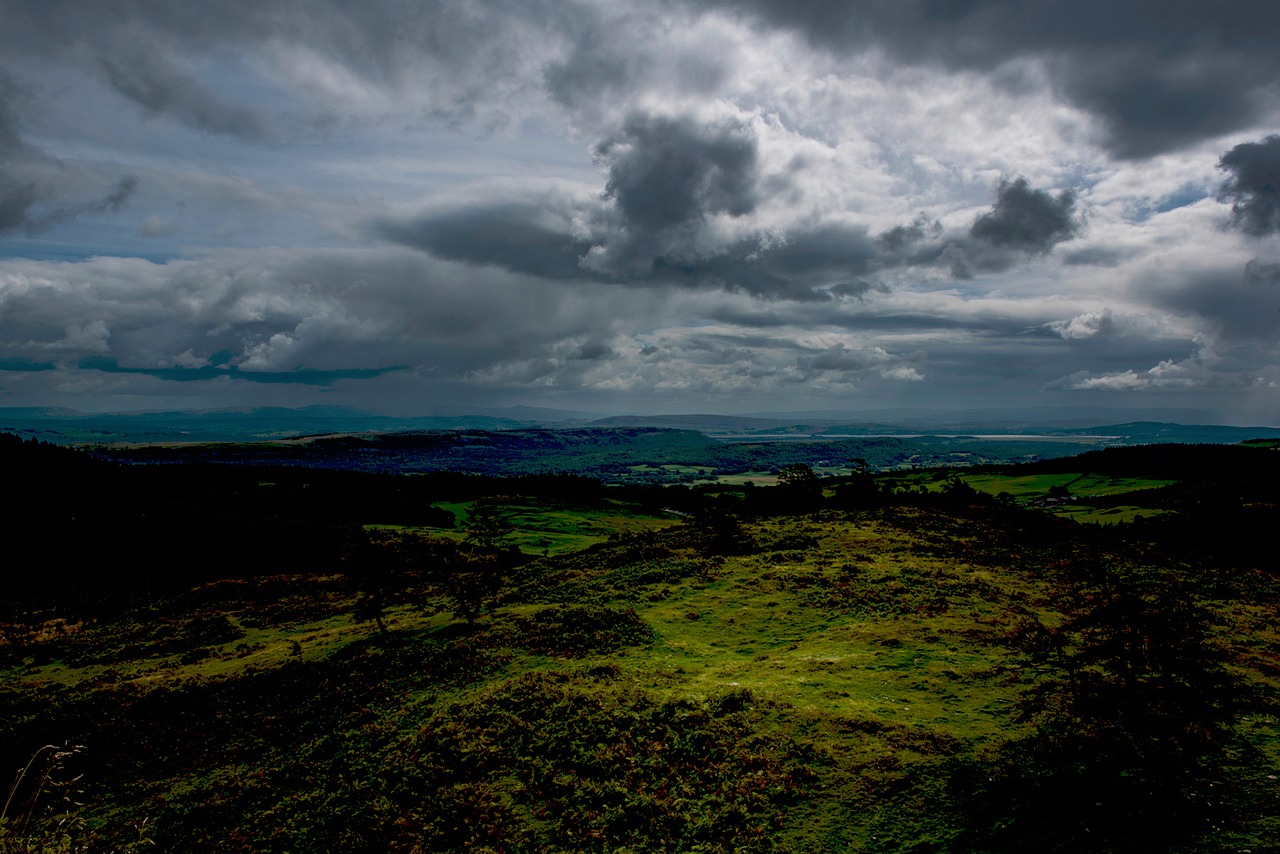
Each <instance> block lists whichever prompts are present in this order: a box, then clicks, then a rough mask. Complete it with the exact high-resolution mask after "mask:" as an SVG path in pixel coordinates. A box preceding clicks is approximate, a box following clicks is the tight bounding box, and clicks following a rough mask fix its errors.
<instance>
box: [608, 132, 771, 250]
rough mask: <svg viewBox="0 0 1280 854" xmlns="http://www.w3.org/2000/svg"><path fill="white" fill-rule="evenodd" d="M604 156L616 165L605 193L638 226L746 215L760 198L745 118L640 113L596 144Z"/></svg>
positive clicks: (657, 227) (654, 228) (657, 228)
mask: <svg viewBox="0 0 1280 854" xmlns="http://www.w3.org/2000/svg"><path fill="white" fill-rule="evenodd" d="M596 156H597V157H598V158H600V160H601V161H602V162H603V163H605V164H606V166H607V168H608V170H609V181H608V183H607V184H606V185H605V196H606V197H607V198H609V199H612V200H613V201H614V202H615V203H616V204H617V207H618V210H619V212H620V213H621V214H622V216H623V218H624V222H625V224H626V226H627V227H628V228H631V229H635V230H636V231H641V232H645V233H650V234H651V233H655V232H661V231H662V230H664V229H669V228H675V227H678V226H682V225H686V224H689V223H692V222H697V221H700V220H703V219H705V218H706V217H707V216H709V215H712V214H718V213H727V214H729V215H731V216H743V215H745V214H749V213H751V212H752V211H753V210H755V208H756V205H757V204H758V203H759V194H758V193H757V191H756V179H757V159H758V154H757V150H756V141H755V137H754V135H753V134H752V133H751V131H750V129H749V128H747V127H746V126H745V125H743V124H741V123H740V122H737V121H732V120H729V121H724V122H720V123H717V124H711V125H706V124H699V123H697V122H695V121H693V120H692V119H688V118H668V117H664V116H649V115H642V114H638V115H633V116H632V117H631V118H629V119H628V120H627V121H626V122H625V123H624V124H623V126H622V130H621V131H620V132H619V133H618V134H617V135H615V136H613V137H610V138H609V139H606V140H604V141H603V142H601V143H600V144H599V145H597V146H596Z"/></svg>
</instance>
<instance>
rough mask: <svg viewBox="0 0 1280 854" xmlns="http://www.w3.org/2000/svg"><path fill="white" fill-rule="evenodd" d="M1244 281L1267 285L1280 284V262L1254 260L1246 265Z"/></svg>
mask: <svg viewBox="0 0 1280 854" xmlns="http://www.w3.org/2000/svg"><path fill="white" fill-rule="evenodd" d="M1244 280H1245V281H1246V282H1258V283H1267V284H1275V283H1280V261H1264V260H1262V259H1261V258H1254V259H1252V260H1251V261H1249V263H1248V264H1245V265H1244Z"/></svg>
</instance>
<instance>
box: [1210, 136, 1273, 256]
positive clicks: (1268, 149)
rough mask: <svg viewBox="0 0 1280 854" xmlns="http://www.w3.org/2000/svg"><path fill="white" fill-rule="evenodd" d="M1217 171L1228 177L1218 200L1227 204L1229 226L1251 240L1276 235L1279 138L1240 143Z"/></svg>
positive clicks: (1222, 161)
mask: <svg viewBox="0 0 1280 854" xmlns="http://www.w3.org/2000/svg"><path fill="white" fill-rule="evenodd" d="M1218 168H1219V169H1221V170H1223V171H1224V172H1227V173H1228V174H1229V175H1230V177H1229V178H1228V179H1227V181H1226V182H1225V183H1224V184H1223V185H1222V188H1221V189H1220V190H1219V194H1218V197H1219V199H1221V200H1222V201H1224V202H1231V224H1232V225H1233V226H1235V227H1236V228H1238V229H1240V230H1241V231H1243V232H1244V233H1245V234H1248V235H1250V236H1252V237H1265V236H1267V235H1269V234H1276V233H1280V135H1273V136H1269V137H1267V138H1266V139H1264V140H1262V141H1261V142H1242V143H1240V144H1239V145H1237V146H1236V147H1234V148H1232V149H1231V150H1230V151H1228V152H1227V153H1226V154H1224V155H1222V159H1221V160H1220V161H1218Z"/></svg>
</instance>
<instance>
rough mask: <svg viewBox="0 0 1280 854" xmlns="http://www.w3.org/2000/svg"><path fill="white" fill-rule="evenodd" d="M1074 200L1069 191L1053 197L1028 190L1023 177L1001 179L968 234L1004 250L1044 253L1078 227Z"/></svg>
mask: <svg viewBox="0 0 1280 854" xmlns="http://www.w3.org/2000/svg"><path fill="white" fill-rule="evenodd" d="M1075 203H1076V199H1075V194H1074V193H1072V192H1071V191H1070V190H1063V191H1062V192H1061V193H1059V194H1058V195H1057V196H1056V197H1054V196H1052V195H1050V194H1049V193H1048V192H1046V191H1045V190H1033V189H1031V185H1030V184H1028V183H1027V179H1026V178H1018V179H1016V180H1014V181H1001V182H1000V186H999V187H998V188H997V189H996V204H995V207H993V208H992V209H991V211H990V213H985V214H983V215H982V216H980V217H978V219H977V220H976V221H975V222H974V223H973V226H972V227H971V228H970V229H969V236H970V237H972V238H974V239H975V240H980V241H982V242H984V243H989V244H991V245H992V246H998V247H1001V248H1004V249H1014V250H1017V251H1020V252H1029V253H1033V254H1034V253H1042V252H1048V251H1049V250H1050V249H1052V248H1053V246H1054V245H1055V244H1057V243H1061V242H1062V241H1064V240H1070V239H1071V238H1072V237H1074V236H1075V235H1076V232H1077V231H1078V230H1079V227H1080V225H1079V222H1078V221H1077V220H1076V218H1075Z"/></svg>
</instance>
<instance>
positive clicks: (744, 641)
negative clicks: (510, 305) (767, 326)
mask: <svg viewBox="0 0 1280 854" xmlns="http://www.w3.org/2000/svg"><path fill="white" fill-rule="evenodd" d="M0 462H2V463H3V465H4V471H5V472H6V475H7V480H8V484H9V486H10V489H9V490H7V491H6V493H5V496H4V499H3V500H4V501H5V502H6V504H5V507H4V508H3V509H4V517H3V518H5V519H6V529H5V541H6V551H5V561H6V563H5V565H6V577H5V580H6V584H5V589H4V594H3V599H2V600H0V623H2V628H3V632H4V635H3V639H2V640H0V672H2V673H3V680H2V681H0V767H4V768H9V769H12V779H13V780H14V789H13V792H12V794H11V796H10V797H8V800H7V801H6V803H5V806H4V809H3V813H0V852H9V851H42V850H87V851H103V850H132V849H137V850H143V849H149V850H164V851H237V852H259V851H281V852H283V851H291V852H297V851H326V852H327V851H371V850H377V851H463V850H467V851H491V852H543V851H593V852H594V851H599V852H620V851H621V852H625V851H634V852H651V851H671V852H676V851H706V852H714V851H722V852H730V851H733V852H737V851H745V852H753V851H760V852H765V851H768V852H783V851H790V852H822V851H828V852H844V851H869V852H871V851H875V852H881V851H883V852H889V851H893V852H898V851H903V852H907V851H910V852H929V851H932V852H970V851H972V852H1021V851H1093V852H1129V851H1151V852H1202V851H1203V852H1210V851H1214V852H1216V851H1243V850H1249V851H1252V852H1263V851H1272V852H1275V851H1280V843H1277V842H1276V840H1277V839H1280V781H1278V780H1277V777H1280V740H1278V736H1280V721H1278V720H1277V712H1278V710H1277V706H1276V702H1275V698H1276V696H1277V693H1276V690H1277V688H1278V687H1280V685H1278V683H1280V645H1278V644H1277V631H1278V629H1277V626H1278V623H1277V620H1276V617H1277V607H1278V605H1280V579H1278V578H1277V567H1276V563H1275V560H1274V555H1273V549H1271V547H1270V543H1271V536H1270V534H1271V532H1272V531H1274V530H1275V526H1276V523H1277V521H1280V511H1278V510H1277V506H1276V501H1275V494H1276V492H1275V486H1274V485H1275V483H1276V477H1277V475H1278V474H1280V472H1278V471H1277V468H1280V465H1278V462H1280V453H1277V452H1276V451H1275V450H1273V449H1271V448H1269V447H1267V446H1261V445H1260V446H1253V447H1248V446H1229V447H1215V448H1211V449H1210V448H1205V447H1199V446H1194V447H1193V446H1164V447H1163V448H1162V449H1161V450H1159V451H1154V450H1149V449H1144V448H1134V449H1117V450H1114V451H1106V452H1103V453H1101V454H1099V455H1097V456H1093V455H1088V456H1084V457H1077V458H1073V459H1068V460H1062V461H1051V462H1046V463H1041V464H1037V466H1033V467H1018V468H1015V469H1000V470H995V469H990V470H982V469H967V470H963V471H961V470H946V469H937V470H928V471H898V472H890V473H876V472H874V471H873V470H872V469H873V468H874V467H873V466H867V465H864V461H851V462H850V464H849V465H848V470H850V471H852V472H853V473H852V474H848V475H844V476H840V477H818V476H816V475H815V474H814V472H813V470H812V469H810V468H809V467H807V466H806V465H804V464H800V463H794V462H791V463H783V464H782V465H779V466H777V469H778V473H777V478H776V481H777V482H776V485H769V486H763V485H754V486H748V485H745V484H718V485H717V484H707V485H704V486H700V487H683V486H680V487H658V486H646V485H640V484H636V485H632V486H621V487H607V488H606V487H604V486H603V485H602V484H601V483H600V481H598V480H596V479H592V478H584V477H578V476H574V475H541V476H528V477H516V478H501V479H496V478H482V477H475V476H464V475H459V474H447V473H446V474H433V475H412V476H409V475H392V474H386V473H383V474H369V473H359V472H353V471H329V470H322V469H310V468H303V467H297V466H279V467H273V466H259V465H234V466H227V465H218V464H216V463H215V462H214V461H212V460H209V461H206V462H205V463H203V464H194V463H193V464H184V465H181V466H121V465H119V464H117V463H115V462H111V461H106V460H101V459H95V458H92V457H90V456H87V455H85V454H83V453H79V452H76V451H71V450H67V449H63V448H55V447H51V446H47V445H41V444H38V443H32V442H22V441H19V440H17V439H13V438H10V437H3V436H0ZM1081 520H1083V521H1081ZM59 846H62V847H59Z"/></svg>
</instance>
